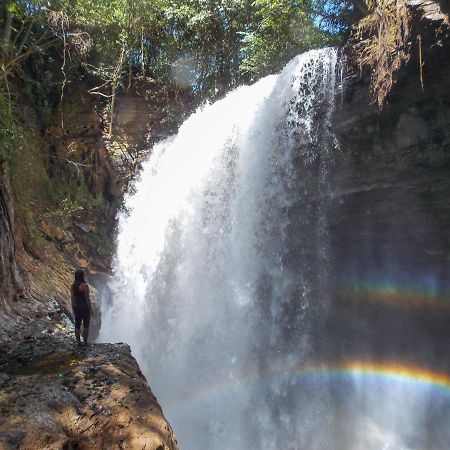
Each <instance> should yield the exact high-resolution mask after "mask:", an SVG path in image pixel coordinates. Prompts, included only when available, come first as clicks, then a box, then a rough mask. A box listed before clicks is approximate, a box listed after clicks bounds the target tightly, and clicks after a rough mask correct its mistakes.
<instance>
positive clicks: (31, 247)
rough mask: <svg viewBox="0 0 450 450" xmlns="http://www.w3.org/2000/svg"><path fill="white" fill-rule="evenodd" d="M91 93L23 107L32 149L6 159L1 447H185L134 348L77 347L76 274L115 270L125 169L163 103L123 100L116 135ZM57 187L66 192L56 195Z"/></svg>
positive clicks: (0, 182) (1, 236)
mask: <svg viewBox="0 0 450 450" xmlns="http://www.w3.org/2000/svg"><path fill="white" fill-rule="evenodd" d="M86 91H87V90H86V89H85V88H83V87H80V89H79V90H76V91H75V90H72V91H71V92H72V94H71V93H70V92H68V93H67V98H66V101H65V103H64V105H66V106H65V107H64V108H63V109H62V110H60V111H56V110H55V111H54V112H52V113H51V114H50V115H47V116H46V117H43V116H42V115H40V114H39V113H38V111H36V110H34V109H33V108H32V107H31V106H30V105H26V104H25V105H24V106H22V107H21V108H20V109H19V110H18V111H16V113H17V115H18V117H19V118H21V119H20V120H21V123H22V125H21V126H20V128H18V132H17V134H18V135H19V134H21V135H23V136H25V138H24V140H25V139H26V141H27V143H28V144H31V145H32V146H33V148H32V149H29V148H26V149H25V150H24V149H22V148H13V149H12V151H16V150H17V156H15V157H16V160H13V161H11V160H4V159H2V160H1V161H0V163H1V166H0V449H12V448H21V449H38V448H49V449H50V448H52V449H94V448H95V449H119V448H133V449H134V448H136V449H137V448H146V449H153V450H169V449H170V450H176V449H177V448H178V446H177V442H176V439H175V437H174V435H173V433H172V430H171V427H170V425H169V424H168V422H167V421H166V419H165V418H164V415H163V413H162V409H161V407H160V406H159V404H158V402H157V400H156V398H155V396H154V395H153V393H152V392H151V389H150V387H149V385H148V383H147V381H146V379H145V377H144V376H143V375H142V373H141V371H140V369H139V367H138V365H137V363H136V361H135V359H134V358H133V356H132V355H131V351H130V348H129V347H128V346H127V345H125V344H93V345H91V346H90V347H88V348H86V349H81V350H80V349H78V347H76V344H75V340H74V336H73V324H72V322H71V321H72V319H73V318H72V312H71V307H70V294H69V287H70V285H71V282H72V277H73V269H74V268H75V267H80V266H81V267H85V268H87V269H88V270H89V271H90V272H91V274H96V276H97V278H98V277H99V276H100V277H101V276H103V275H102V274H104V273H105V272H107V270H108V268H109V260H110V256H111V249H112V246H113V237H112V235H113V227H114V215H115V212H116V208H117V207H118V205H119V204H120V201H121V196H122V194H123V189H124V186H125V184H126V183H124V180H123V178H124V176H125V174H124V172H123V171H124V170H128V171H129V172H130V171H131V170H135V169H136V167H137V165H138V163H139V154H138V151H137V150H139V149H137V148H136V147H137V145H138V142H139V144H140V145H142V144H141V143H142V142H147V140H151V139H156V137H157V136H156V135H154V134H152V132H153V130H152V129H148V128H147V120H148V118H149V116H151V114H152V112H153V111H154V110H155V109H156V108H152V105H150V104H149V102H148V101H145V100H143V99H142V98H141V97H140V96H138V94H137V93H136V92H135V93H134V94H133V93H130V95H129V96H128V97H124V98H119V99H118V101H117V106H116V118H115V119H116V121H117V131H116V134H115V136H114V139H112V140H111V139H108V136H105V129H106V128H107V127H106V124H105V121H104V117H103V115H102V114H101V105H99V104H98V103H97V102H95V101H94V100H93V99H92V98H91V97H90V96H88V95H87V93H86ZM136 106H139V108H138V109H139V111H138V112H139V113H138V114H132V111H133V110H134V108H135V107H136ZM162 118H163V116H161V115H160V114H159V115H158V116H157V117H154V119H153V127H154V129H155V130H159V131H158V133H159V136H160V135H163V134H164V132H165V131H164V130H165V129H166V128H167V127H166V126H165V125H164V124H161V123H160V122H161V121H162ZM158 127H159V128H158ZM166 132H167V131H166ZM119 138H120V139H121V142H122V143H125V144H126V146H125V147H122V150H123V151H124V152H126V153H127V155H128V157H132V158H134V165H132V166H130V167H125V168H123V167H121V166H120V164H121V162H120V160H118V159H117V158H115V155H114V154H113V152H114V148H113V147H114V146H113V145H112V144H114V142H115V141H117V140H118V139H119ZM13 143H14V144H16V143H17V142H16V141H13ZM28 150H30V154H31V161H32V163H30V162H28V161H26V167H25V171H24V172H23V173H20V174H19V175H20V176H17V175H18V172H17V170H16V172H13V170H12V169H14V167H12V164H13V163H21V161H22V159H18V158H21V154H20V151H28ZM31 151H33V152H34V153H31ZM7 156H11V155H10V154H9V155H8V154H7ZM12 157H14V155H13V156H12ZM12 157H11V158H12ZM41 169H42V170H41ZM35 170H41V171H42V173H44V176H43V177H42V180H43V181H42V183H40V184H35V185H33V179H31V186H30V180H29V179H28V177H29V175H30V174H31V175H32V174H33V171H35ZM127 176H129V174H128V175H127ZM22 177H23V178H24V179H22ZM11 180H12V181H13V183H11ZM52 189H60V191H61V192H59V193H58V194H59V195H58V196H56V197H53V194H52V192H51V190H52ZM63 194H64V195H65V196H64V195H63ZM55 198H56V199H61V198H62V199H63V200H62V201H61V203H57V201H56V200H55ZM18 210H19V212H20V214H18V213H17V211H18ZM92 278H93V279H94V277H92ZM92 293H93V303H94V317H93V320H92V321H91V339H95V336H96V332H98V329H99V327H100V308H99V305H98V302H97V295H96V290H95V288H94V287H93V289H92Z"/></svg>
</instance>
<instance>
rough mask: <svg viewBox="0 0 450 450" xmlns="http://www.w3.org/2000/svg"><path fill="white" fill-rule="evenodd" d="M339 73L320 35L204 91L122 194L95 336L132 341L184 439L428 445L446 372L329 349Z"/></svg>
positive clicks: (195, 449) (240, 443) (217, 447)
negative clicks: (228, 88) (241, 80)
mask: <svg viewBox="0 0 450 450" xmlns="http://www.w3.org/2000/svg"><path fill="white" fill-rule="evenodd" d="M338 73H339V70H338V67H337V53H336V51H335V50H334V49H323V50H315V51H311V52H308V53H306V54H303V55H300V56H298V57H296V58H294V59H293V60H292V61H291V62H290V63H289V64H288V65H287V66H286V67H285V68H284V69H283V71H282V72H281V73H280V74H279V75H274V76H269V77H266V78H264V79H262V80H260V81H258V82H257V83H255V84H254V85H252V86H244V87H240V88H238V89H236V90H235V91H233V92H231V93H230V94H229V95H227V97H225V98H224V99H222V100H220V101H218V102H216V103H214V104H211V105H206V106H204V107H203V108H202V109H201V110H199V111H197V112H196V113H195V114H193V115H192V116H191V117H190V118H189V119H188V120H187V121H186V122H185V123H184V124H183V125H182V126H181V127H180V130H179V132H178V134H177V135H176V136H173V137H172V138H170V139H167V140H166V141H164V142H162V143H160V144H158V145H157V146H155V148H154V149H153V152H152V156H151V158H149V160H148V161H146V162H145V163H144V165H143V169H142V173H141V176H140V178H139V179H138V180H137V181H136V183H135V185H134V186H133V189H132V191H131V192H130V193H129V194H128V195H127V197H126V199H125V204H124V210H123V212H122V213H121V214H120V217H119V235H118V244H117V254H116V258H115V265H114V275H115V276H114V278H115V282H114V285H113V287H112V288H113V292H114V300H113V305H112V306H111V307H109V308H108V309H107V310H106V311H104V312H103V315H104V317H103V325H102V330H101V336H100V338H101V339H103V340H115V341H118V340H121V341H126V342H128V343H129V344H130V345H131V347H132V351H133V353H134V355H135V356H136V358H137V359H138V361H139V363H140V365H141V367H142V369H143V371H144V373H145V374H146V376H147V378H148V379H149V382H150V384H151V386H152V389H153V391H154V392H155V394H156V395H157V397H158V399H159V401H160V403H161V405H162V406H163V409H164V412H165V415H166V416H167V418H168V420H169V421H170V423H171V424H172V426H173V428H174V431H175V433H176V435H177V437H178V440H179V442H180V446H181V448H182V449H185V450H222V449H223V450H231V449H248V450H253V449H254V450H260V449H265V450H279V449H307V450H312V449H334V448H336V449H346V450H347V449H355V450H356V449H368V450H375V449H377V450H378V449H381V448H384V449H403V448H404V449H413V448H414V449H415V448H424V447H423V445H422V444H423V442H424V441H423V439H424V437H423V436H422V441H420V438H419V437H418V436H417V430H418V429H419V425H421V424H422V422H423V420H424V417H425V416H426V412H427V411H426V410H425V408H426V407H427V406H424V405H428V404H429V403H428V402H426V401H425V400H426V399H428V398H429V396H430V395H431V394H430V392H431V391H433V389H439V388H440V389H441V391H442V392H444V391H445V395H443V396H442V397H441V406H442V405H443V406H445V405H446V406H447V407H448V405H449V403H450V398H449V396H448V393H447V391H446V390H448V386H447V385H449V383H448V381H449V380H447V378H445V377H444V376H442V377H441V378H439V377H438V376H437V375H436V377H435V378H433V377H431V375H430V374H427V373H425V372H424V373H421V372H419V371H418V370H416V369H414V368H413V367H407V366H404V367H403V366H400V365H386V364H384V365H383V364H379V365H368V364H365V363H364V362H358V361H335V360H334V359H333V357H332V355H331V356H330V355H325V354H324V353H323V352H322V349H323V347H324V345H323V343H322V342H321V340H320V336H321V335H322V334H324V333H325V334H327V333H328V334H330V333H329V332H327V330H326V329H324V326H323V323H324V319H325V318H326V317H327V316H328V314H329V311H328V309H329V308H328V304H329V292H330V288H329V286H328V283H329V281H328V280H329V276H328V270H329V257H328V253H329V252H328V250H329V231H328V225H327V211H328V206H329V203H330V202H331V201H332V199H333V193H332V188H331V186H330V181H329V172H330V170H331V167H332V165H333V159H334V157H335V155H336V154H337V153H338V152H339V146H338V142H337V139H336V137H335V136H334V134H333V130H332V126H331V118H332V114H333V112H334V108H335V103H336V101H337V100H336V99H337V97H338V95H339V92H340V89H341V80H340V77H339V74H338ZM414 370H416V372H414ZM414 380H421V382H422V385H421V386H422V388H421V389H419V390H418V389H417V388H416V384H417V383H416V381H414ZM413 385H414V386H413ZM436 386H437V387H436ZM445 402H447V403H445ZM443 406H442V408H443ZM411 408H415V412H414V415H413V416H412V415H411V413H409V412H408V411H410V410H411ZM447 409H448V408H447ZM437 411H440V409H439V407H438V406H436V410H435V412H437ZM447 418H448V413H447ZM447 428H449V427H447ZM444 432H445V433H448V429H447V430H446V431H444ZM444 432H443V433H444ZM442 436H443V435H442ZM446 436H447V437H448V435H446ZM444 438H445V436H444V437H443V438H442V439H444ZM439 439H441V437H440V438H439ZM421 442H422V444H421ZM439 442H441V441H439ZM442 442H444V441H442ZM436 448H439V446H437V447H436Z"/></svg>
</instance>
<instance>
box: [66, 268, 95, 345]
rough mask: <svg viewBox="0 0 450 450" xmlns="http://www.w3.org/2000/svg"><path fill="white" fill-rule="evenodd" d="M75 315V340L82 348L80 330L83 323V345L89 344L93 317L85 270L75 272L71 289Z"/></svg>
mask: <svg viewBox="0 0 450 450" xmlns="http://www.w3.org/2000/svg"><path fill="white" fill-rule="evenodd" d="M71 299H72V309H73V315H74V316H75V338H76V339H77V344H78V346H80V347H81V345H82V343H81V339H80V329H81V322H83V343H84V346H87V344H88V338H89V322H90V320H91V315H93V311H92V305H91V299H90V297H89V285H88V284H87V282H86V273H85V271H84V270H83V269H77V270H76V271H75V280H74V282H73V284H72V288H71Z"/></svg>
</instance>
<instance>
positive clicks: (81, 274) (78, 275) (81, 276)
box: [75, 269, 86, 283]
mask: <svg viewBox="0 0 450 450" xmlns="http://www.w3.org/2000/svg"><path fill="white" fill-rule="evenodd" d="M75 281H79V282H80V283H86V273H85V271H84V270H83V269H77V270H75Z"/></svg>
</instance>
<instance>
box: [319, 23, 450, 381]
mask: <svg viewBox="0 0 450 450" xmlns="http://www.w3.org/2000/svg"><path fill="white" fill-rule="evenodd" d="M420 24H421V27H422V28H421V30H420V31H421V33H422V42H423V47H422V58H423V62H424V65H423V68H422V77H423V81H424V84H423V89H422V86H421V79H420V78H421V70H420V63H419V53H418V46H417V40H416V39H415V37H416V36H414V40H413V41H412V42H413V44H412V45H413V46H414V47H412V58H411V60H410V62H409V63H408V65H407V66H406V67H404V68H403V69H401V70H400V71H399V72H398V74H397V82H396V84H395V86H394V88H393V90H392V92H391V94H390V96H389V98H388V103H387V104H386V105H385V106H384V108H383V109H382V110H379V109H378V108H377V106H376V105H374V104H371V99H370V91H369V89H368V83H369V81H368V77H367V76H366V75H365V74H363V75H361V74H360V72H359V70H357V69H355V68H352V67H351V66H347V67H346V73H345V83H346V86H345V90H344V94H343V98H342V99H341V102H339V103H338V105H337V111H336V114H335V117H334V128H335V130H336V131H337V134H338V138H339V141H340V147H339V149H337V151H336V152H335V153H334V155H333V160H332V162H331V163H330V167H329V171H328V183H329V188H330V191H331V192H332V196H331V198H329V199H327V200H325V201H326V202H327V205H328V212H329V213H328V216H327V223H328V227H329V236H330V242H329V248H328V252H329V256H330V259H329V278H328V281H327V282H329V284H330V285H329V287H330V292H331V293H332V294H331V296H330V304H329V305H328V306H329V308H328V311H327V312H326V313H325V312H324V314H327V315H328V319H327V320H325V322H324V323H323V326H324V327H325V329H326V330H332V331H331V332H329V331H328V332H324V331H323V329H318V330H317V339H318V341H319V342H320V343H319V347H318V348H319V350H318V351H319V353H320V354H322V355H329V358H331V359H333V360H336V359H337V360H340V359H341V358H342V359H346V358H347V359H348V358H350V359H356V360H359V359H363V358H364V357H367V355H371V356H372V357H373V358H375V359H377V358H380V359H381V360H382V359H383V358H387V359H389V358H390V357H391V358H394V359H395V360H398V359H399V358H400V360H403V362H405V363H408V364H418V365H420V366H422V367H427V368H431V369H436V370H441V371H442V372H444V373H449V372H450V365H449V361H450V358H449V357H448V356H449V349H448V342H449V340H450V332H449V328H448V321H449V320H450V308H449V284H448V280H449V278H450V263H449V261H450V232H449V230H450V203H449V199H450V178H449V174H450V64H449V56H450V41H449V37H448V31H447V32H444V33H442V34H441V39H440V44H438V45H436V44H433V46H430V45H429V44H430V43H431V42H436V39H435V36H434V34H433V33H434V32H435V30H436V29H437V28H438V27H440V25H439V24H438V26H437V27H433V26H432V25H430V23H429V22H428V23H426V21H425V22H424V21H423V20H422V21H421V22H420ZM324 336H325V338H324Z"/></svg>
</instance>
